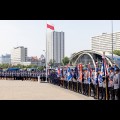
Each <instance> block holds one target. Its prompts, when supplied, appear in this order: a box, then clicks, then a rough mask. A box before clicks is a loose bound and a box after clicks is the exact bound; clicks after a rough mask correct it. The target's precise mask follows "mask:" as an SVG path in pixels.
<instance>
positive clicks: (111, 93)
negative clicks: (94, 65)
mask: <svg viewBox="0 0 120 120" xmlns="http://www.w3.org/2000/svg"><path fill="white" fill-rule="evenodd" d="M109 71H110V72H109V78H108V91H109V99H110V100H114V99H115V98H114V96H115V95H114V86H113V77H114V75H115V74H114V68H113V67H111V68H109Z"/></svg>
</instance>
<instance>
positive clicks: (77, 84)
mask: <svg viewBox="0 0 120 120" xmlns="http://www.w3.org/2000/svg"><path fill="white" fill-rule="evenodd" d="M47 75H48V76H47V80H48V82H49V83H52V84H55V85H58V86H61V87H64V88H65V89H70V90H73V91H75V92H78V93H81V94H83V95H86V96H92V97H94V99H99V100H120V69H119V68H118V67H116V66H112V67H109V68H108V71H107V74H105V71H104V70H103V68H102V67H101V68H91V69H90V68H89V67H87V68H82V70H80V68H79V67H78V66H76V67H75V69H70V67H67V69H64V68H62V69H61V70H60V68H58V70H56V71H55V70H51V71H48V74H47ZM38 76H40V79H41V80H43V81H45V80H46V72H45V71H44V72H41V71H0V79H6V80H7V79H13V80H22V81H23V80H34V81H35V80H36V81H37V80H38Z"/></svg>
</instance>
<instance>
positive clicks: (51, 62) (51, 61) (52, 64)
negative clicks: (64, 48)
mask: <svg viewBox="0 0 120 120" xmlns="http://www.w3.org/2000/svg"><path fill="white" fill-rule="evenodd" d="M54 63H55V60H52V59H50V61H49V64H50V66H51V67H53V66H54Z"/></svg>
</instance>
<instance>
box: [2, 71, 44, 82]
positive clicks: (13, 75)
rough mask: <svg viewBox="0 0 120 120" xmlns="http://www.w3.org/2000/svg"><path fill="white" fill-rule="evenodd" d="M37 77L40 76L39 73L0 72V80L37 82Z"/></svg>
mask: <svg viewBox="0 0 120 120" xmlns="http://www.w3.org/2000/svg"><path fill="white" fill-rule="evenodd" d="M38 76H42V73H41V72H33V71H10V72H8V71H5V72H0V79H14V80H32V79H34V80H37V79H38Z"/></svg>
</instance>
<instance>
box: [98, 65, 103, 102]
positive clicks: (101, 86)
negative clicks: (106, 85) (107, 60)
mask: <svg viewBox="0 0 120 120" xmlns="http://www.w3.org/2000/svg"><path fill="white" fill-rule="evenodd" d="M103 75H104V63H102V66H101V70H99V71H98V86H99V88H98V91H99V97H98V99H100V100H102V99H103Z"/></svg>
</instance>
